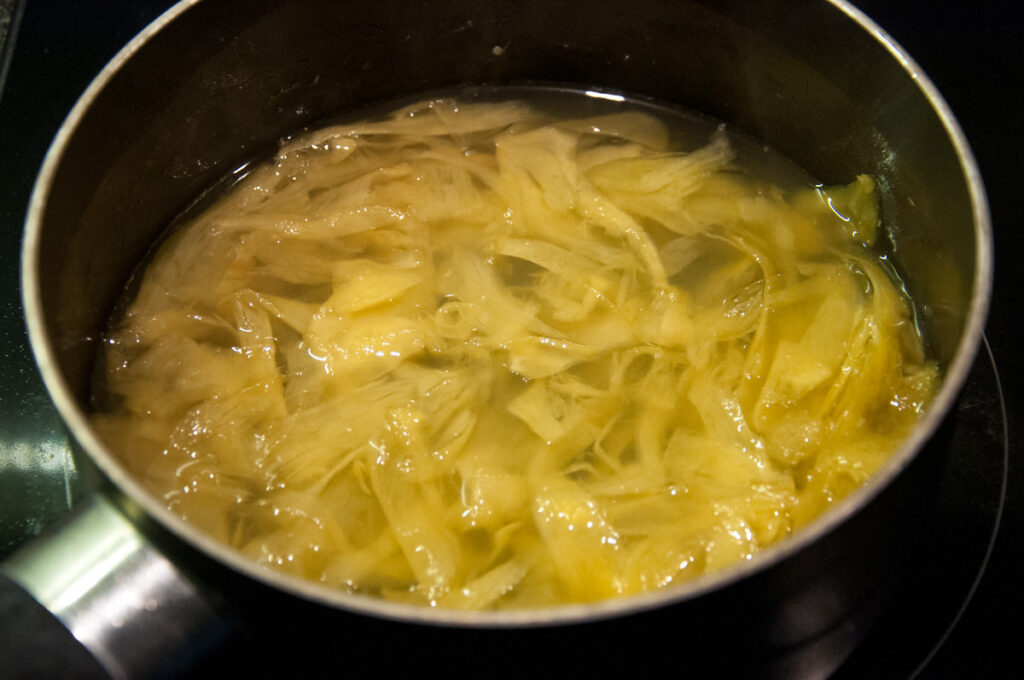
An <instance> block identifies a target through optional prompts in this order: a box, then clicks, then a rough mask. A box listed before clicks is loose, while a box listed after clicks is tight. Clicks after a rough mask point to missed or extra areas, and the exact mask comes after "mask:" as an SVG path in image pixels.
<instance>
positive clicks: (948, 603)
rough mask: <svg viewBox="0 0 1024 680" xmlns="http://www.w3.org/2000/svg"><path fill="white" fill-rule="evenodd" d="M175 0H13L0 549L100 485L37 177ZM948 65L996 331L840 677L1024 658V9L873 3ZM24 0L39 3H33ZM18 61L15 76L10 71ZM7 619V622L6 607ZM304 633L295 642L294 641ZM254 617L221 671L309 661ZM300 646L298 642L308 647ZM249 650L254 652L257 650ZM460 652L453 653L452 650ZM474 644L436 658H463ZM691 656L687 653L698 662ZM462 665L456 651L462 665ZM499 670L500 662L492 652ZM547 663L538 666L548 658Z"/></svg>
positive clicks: (985, 666) (2, 263) (325, 663)
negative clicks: (26, 299) (86, 97)
mask: <svg viewBox="0 0 1024 680" xmlns="http://www.w3.org/2000/svg"><path fill="white" fill-rule="evenodd" d="M169 4H170V3H169V2H167V1H166V0H164V1H160V0H105V1H104V2H102V3H98V2H97V3H63V2H61V3H57V2H46V1H45V0H27V2H21V1H20V0H0V42H2V43H4V44H5V48H4V50H3V56H4V61H3V63H2V65H0V229H2V237H3V242H4V243H5V244H6V245H5V246H3V247H0V488H3V489H6V490H13V491H11V492H10V493H11V494H12V495H11V496H9V497H7V498H4V499H3V501H2V502H0V558H2V557H3V556H4V555H7V554H9V553H10V552H11V551H12V550H14V549H15V548H16V547H17V546H18V545H20V544H21V543H22V542H24V541H26V540H28V539H30V538H31V537H32V536H34V535H37V534H38V533H39V532H40V531H42V530H43V529H44V528H45V527H46V526H47V525H49V524H50V523H52V522H53V521H55V520H56V519H58V518H60V517H61V516H63V515H64V514H65V513H66V512H67V511H68V509H69V508H70V507H72V506H73V505H74V504H75V503H76V502H78V501H80V500H81V499H82V498H84V497H85V496H86V495H87V494H88V493H89V490H88V488H87V487H86V486H85V485H84V484H83V483H82V482H81V481H80V480H79V479H78V476H77V473H76V471H75V468H74V462H73V460H72V459H71V457H70V454H69V451H68V446H67V440H66V438H65V435H64V433H63V431H62V430H61V428H60V425H59V420H58V418H57V416H56V413H55V412H54V411H53V409H52V407H51V406H50V404H49V400H48V397H47V396H46V393H45V390H44V389H43V387H42V384H41V382H40V381H39V378H38V375H37V373H36V369H35V366H34V363H33V361H32V359H31V356H30V353H29V351H28V348H27V341H26V338H25V333H24V326H23V321H22V313H21V303H20V297H19V283H18V275H19V265H18V251H19V244H20V238H21V223H22V219H23V216H24V212H25V209H26V206H27V201H28V196H29V193H30V191H31V186H32V182H33V179H34V175H35V173H36V171H37V169H38V167H39V164H40V163H41V161H42V157H43V155H44V153H45V151H46V148H47V146H48V144H49V141H50V139H51V138H52V136H53V134H54V132H55V131H56V129H57V127H58V126H59V125H60V122H61V121H62V119H63V118H64V116H65V115H66V113H67V111H68V110H69V109H70V108H71V106H72V105H73V103H74V101H75V99H76V98H77V97H78V95H79V94H80V93H81V91H82V90H83V89H84V87H85V86H86V85H87V84H88V82H89V81H90V80H91V79H92V77H93V76H94V75H95V74H96V73H97V72H98V71H99V69H100V68H102V66H103V64H104V63H105V62H106V61H107V60H108V59H109V58H110V57H111V56H113V55H114V53H116V51H117V50H118V49H119V48H120V47H121V46H122V45H123V44H124V43H125V42H127V41H128V40H129V39H130V38H131V37H132V36H133V35H134V34H135V33H136V32H138V31H139V30H140V29H141V28H142V27H144V26H145V25H146V24H147V23H148V22H149V21H151V20H152V19H153V18H155V17H156V16H158V15H159V13H160V12H162V11H163V10H164V9H165V8H166V7H167V6H169ZM858 5H859V6H860V7H861V8H862V9H863V10H864V11H865V12H866V13H867V14H868V15H869V16H871V17H872V18H874V19H875V20H876V21H877V22H878V23H879V24H880V25H881V26H882V27H883V28H885V29H886V30H888V31H889V32H890V33H891V34H892V35H893V37H894V38H895V39H896V40H897V41H898V42H900V43H901V44H902V45H903V46H904V47H905V48H906V49H907V50H908V51H909V52H910V54H911V55H913V56H914V58H915V59H917V60H918V62H919V63H920V64H921V65H922V67H923V68H924V70H925V72H927V73H928V74H929V76H931V77H932V79H933V80H934V81H935V83H936V84H937V86H938V87H939V90H940V91H941V92H942V93H943V95H944V96H945V97H946V99H947V101H948V102H949V103H950V105H951V108H952V109H953V111H954V112H955V113H956V115H957V116H958V118H959V120H960V122H961V124H962V126H963V128H964V130H965V132H966V134H967V137H968V139H969V141H970V142H971V144H972V147H973V149H974V151H975V154H976V156H977V158H978V161H979V164H980V166H981V170H982V173H983V176H984V179H985V183H986V186H987V188H988V192H989V196H990V201H991V207H992V216H993V224H994V229H995V235H996V252H997V257H996V289H995V295H994V299H993V305H992V316H991V320H990V322H989V324H988V327H987V343H986V345H985V347H984V348H983V349H982V352H981V354H980V355H979V357H978V360H977V361H976V363H975V366H974V370H973V372H972V375H971V378H970V380H969V382H968V385H967V387H966V389H965V391H964V394H963V396H962V398H961V400H960V403H959V406H958V409H957V417H956V428H955V432H954V446H953V447H952V453H951V454H950V457H949V459H948V461H947V462H946V465H945V468H944V469H943V471H942V475H941V483H940V486H939V489H938V500H937V502H936V506H935V509H934V511H933V513H932V517H931V521H930V522H929V523H928V525H927V527H926V529H925V530H924V534H923V535H922V536H921V538H920V546H919V548H918V550H917V551H916V553H915V554H916V557H915V559H914V560H913V561H912V563H910V564H908V565H907V567H906V573H905V574H904V575H903V576H902V578H901V579H900V581H899V583H900V585H899V587H898V589H897V591H896V592H895V594H894V595H893V599H892V600H891V601H890V602H889V603H888V604H887V605H885V607H884V608H883V609H882V613H881V615H880V617H879V618H878V620H877V623H876V624H875V625H874V626H873V627H871V628H870V629H869V630H868V631H867V632H866V633H864V635H865V637H864V639H863V641H862V642H861V644H860V645H858V647H857V648H856V649H855V651H854V652H853V654H852V655H851V656H850V658H849V659H847V661H846V663H845V664H844V665H843V666H842V667H841V668H840V669H839V671H838V672H837V674H836V677H838V678H845V679H853V678H866V677H871V678H909V677H920V678H969V679H975V678H978V679H980V678H1003V677H1015V676H1017V675H1019V674H1020V672H1021V671H1022V670H1024V650H1022V646H1021V643H1024V625H1022V624H1021V622H1020V621H1021V619H1020V611H1021V607H1022V605H1024V585H1022V583H1021V579H1020V576H1019V569H1018V567H1017V565H1019V564H1020V563H1021V559H1022V557H1024V555H1022V549H1021V544H1020V541H1019V538H1020V536H1021V526H1022V519H1024V505H1022V501H1021V499H1020V494H1021V493H1022V491H1024V472H1022V466H1021V463H1020V461H1019V459H1018V456H1019V449H1020V443H1021V441H1022V433H1021V430H1020V416H1019V414H1020V404H1021V403H1024V402H1022V399H1024V359H1022V357H1021V354H1020V352H1019V351H1018V348H1019V347H1020V346H1021V340H1024V337H1022V334H1021V331H1020V328H1021V325H1022V324H1021V323H1020V322H1019V320H1018V319H1017V318H1016V314H1017V304H1016V303H1017V298H1018V291H1020V290H1021V285H1022V284H1024V267H1021V266H1020V265H1018V263H1017V261H1016V260H1017V258H1018V256H1019V255H1018V254H1019V253H1021V252H1024V237H1022V236H1021V229H1020V219H1019V217H1018V215H1017V200H1016V199H1017V194H1018V193H1019V190H1018V185H1019V183H1021V182H1024V173H1022V172H1021V170H1022V162H1021V159H1022V158H1024V144H1022V141H1021V140H1022V138H1024V129H1022V127H1024V122H1022V121H1024V116H1021V115H1020V113H1019V112H1020V111H1021V106H1022V105H1024V100H1022V94H1021V92H1022V90H1024V82H1022V76H1021V74H1020V69H1019V66H1018V65H1019V64H1020V63H1024V58H1022V56H1024V55H1022V54H1021V51H1022V49H1021V45H1022V43H1024V17H1022V11H1021V9H1020V8H1019V5H1018V4H1017V3H1010V2H988V3H978V2H975V3H970V4H968V3H967V2H965V1H959V2H954V1H952V0H933V1H930V2H929V1H926V0H902V1H901V2H899V3H893V2H888V1H887V0H862V1H861V2H859V3H858ZM22 10H23V11H22ZM5 74H6V82H4V75H5ZM0 625H7V624H6V622H0ZM294 641H295V640H292V642H294ZM271 643H272V641H271V640H269V639H268V638H267V633H266V631H263V630H260V629H259V628H255V627H254V628H252V629H250V630H248V631H246V632H245V634H244V636H243V638H242V640H241V642H239V643H236V644H235V645H234V646H232V647H229V648H228V649H227V650H225V651H223V652H222V653H221V654H220V655H218V656H215V657H214V658H213V659H211V660H210V661H209V663H208V665H207V666H206V668H205V670H210V669H211V668H215V669H221V670H226V669H232V670H234V671H244V670H249V671H251V672H260V674H263V675H265V674H267V673H268V672H269V671H271V670H281V671H284V670H287V669H288V668H291V667H292V666H291V665H290V664H291V663H292V661H290V660H289V656H290V655H289V654H288V653H287V650H282V649H281V648H280V647H279V648H278V649H277V650H276V651H268V652H266V653H265V654H262V655H260V657H259V658H260V659H261V660H260V661H259V664H258V665H257V664H256V662H254V661H253V660H252V659H253V657H252V656H251V655H241V654H240V653H239V650H240V649H243V648H245V647H249V646H251V645H268V648H271V647H270V645H271ZM291 651H292V652H294V651H295V650H294V649H292V650H291ZM302 653H303V654H304V655H306V662H307V663H308V664H309V666H308V667H309V669H310V672H311V673H312V674H316V672H317V671H318V670H322V671H324V672H331V671H336V670H338V667H337V666H334V664H333V662H334V656H333V654H332V653H330V652H329V651H328V650H325V649H321V650H320V651H319V652H318V651H317V649H316V648H315V647H306V649H304V650H303V652H302ZM243 656H244V658H243ZM446 658H447V657H446ZM471 658H472V655H471V654H468V653H467V654H466V655H460V656H459V657H454V656H453V657H450V658H447V660H445V659H438V660H435V662H436V663H439V665H440V666H441V667H442V668H444V667H445V664H449V665H451V668H449V669H448V670H453V671H456V674H458V670H459V669H462V670H463V671H464V673H465V674H470V673H473V674H475V673H476V672H477V671H480V672H483V673H487V671H484V670H483V668H481V667H479V666H478V667H476V669H475V670H474V668H473V666H472V664H471V665H468V666H460V665H459V664H463V663H466V662H467V661H469V660H470V659H471ZM679 661H680V663H681V666H680V669H683V668H685V660H684V659H680V660H679ZM453 664H454V665H453ZM488 667H491V666H488ZM541 669H542V666H538V672H539V671H540V670H541Z"/></svg>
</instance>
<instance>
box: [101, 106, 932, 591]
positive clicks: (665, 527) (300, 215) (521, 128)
mask: <svg viewBox="0 0 1024 680" xmlns="http://www.w3.org/2000/svg"><path fill="white" fill-rule="evenodd" d="M670 132H671V131H670V130H669V129H668V128H666V126H665V124H664V123H663V122H661V120H659V119H658V118H656V117H654V116H652V115H648V114H647V113H644V112H642V111H639V110H637V109H635V108H634V109H621V110H618V109H617V110H615V111H614V112H612V113H610V114H608V115H603V116H595V117H591V118H584V119H573V120H560V119H558V118H554V117H551V116H547V115H543V114H542V113H541V109H539V108H535V107H533V106H531V105H528V104H526V103H523V102H520V101H516V102H507V103H482V102H474V101H466V102H456V101H453V100H450V99H436V100H431V101H426V102H422V103H419V104H416V105H414V106H409V107H406V108H403V109H401V110H398V111H396V112H394V113H393V114H392V115H390V116H389V117H386V118H384V119H378V120H371V121H364V122H360V123H356V124H352V125H337V126H333V127H329V128H325V129H322V130H318V131H315V132H311V133H308V134H304V135H301V136H298V137H295V138H293V139H291V140H289V141H288V143H287V144H286V145H284V146H283V147H282V148H281V150H280V151H279V152H278V153H277V155H276V157H275V158H274V159H273V160H272V161H271V162H268V163H266V164H264V165H261V166H259V167H257V168H256V169H255V170H254V171H252V172H251V173H250V174H249V175H248V176H247V177H246V178H245V179H244V180H243V181H241V182H240V183H239V184H238V185H236V186H235V187H233V188H232V189H231V190H230V191H229V192H228V193H227V194H226V195H224V196H223V197H222V198H220V199H219V200H218V201H217V202H216V203H214V204H213V205H212V207H210V208H208V209H207V210H206V211H205V212H203V213H202V214H200V215H199V216H198V217H196V218H194V219H192V221H191V222H189V223H187V224H186V225H185V226H183V227H181V228H180V229H178V230H177V231H176V233H175V234H174V235H173V236H172V237H171V238H170V239H169V240H168V241H167V242H166V243H165V244H164V245H163V246H162V247H161V248H160V250H159V252H158V253H157V254H156V256H155V258H154V259H153V260H152V262H151V264H150V265H149V266H148V269H147V270H146V272H145V275H144V277H143V279H142V282H141V286H140V288H139V290H138V294H137V297H136V298H135V300H134V301H133V302H132V303H131V304H130V306H129V307H128V309H127V312H126V314H125V315H124V316H123V318H121V319H119V320H117V322H116V324H115V326H114V327H113V330H112V332H111V334H110V338H109V342H108V343H107V345H106V357H105V361H106V366H107V370H106V382H105V384H104V385H102V386H101V387H100V388H99V389H100V391H101V392H103V393H105V394H107V395H108V396H109V397H110V399H109V402H110V403H111V404H112V405H113V408H111V409H109V410H108V412H107V413H104V414H101V415H97V416H95V419H94V422H95V424H96V427H97V428H98V429H99V431H100V433H101V435H102V436H103V437H104V438H105V440H106V441H107V442H109V444H110V445H111V447H112V448H113V449H114V450H115V451H117V452H119V453H120V454H121V456H122V459H123V462H124V464H125V465H126V466H127V467H128V468H130V470H131V471H132V472H133V473H134V474H135V475H137V476H138V478H139V479H141V480H142V481H143V483H144V484H145V485H146V486H147V487H148V488H150V489H151V490H152V491H153V492H154V493H156V494H159V495H161V496H162V497H163V498H165V499H166V502H167V505H168V507H169V508H170V509H171V510H173V511H174V512H175V513H177V514H179V515H181V516H182V517H184V518H185V519H187V520H188V521H190V522H193V523H195V524H196V525H198V526H199V527H201V528H202V529H203V530H205V531H207V532H209V533H210V534H212V535H213V536H215V537H216V538H218V539H219V540H221V541H224V542H225V543H228V544H230V545H231V546H233V547H234V548H236V549H237V550H239V551H241V552H242V553H244V554H245V555H248V556H249V557H251V558H252V559H253V560H256V561H257V562H260V563H262V564H266V565H269V566H272V567H275V568H280V569H283V570H285V571H287V572H289V573H292V574H297V575H300V576H302V577H305V578H308V579H312V580H314V581H319V582H322V583H324V584H328V585H330V586H334V587H337V588H340V589H346V590H350V591H353V592H357V593H368V594H372V595H375V596H379V597H383V598H387V599H390V600H397V601H402V602H413V603H420V604H423V605H429V606H438V607H453V608H468V609H487V608H523V607H542V606H550V605H554V604H559V603H565V602H582V601H590V600H596V599H601V598H608V597H618V596H622V595H625V594H629V593H636V592H641V591H647V590H651V589H655V588H661V587H665V586H668V585H671V584H675V583H679V582H681V581H684V580H688V579H692V578H694V577H696V576H699V575H701V574H704V573H707V572H709V571H711V570H715V569H720V568H722V567H726V566H728V565H731V564H735V563H736V562H737V561H740V560H745V559H749V558H750V557H751V555H752V554H754V553H755V552H756V551H758V550H759V549H761V548H763V547H764V546H767V545H770V544H772V543H774V542H776V541H779V540H780V539H783V538H785V537H786V536H788V535H790V534H791V533H792V532H793V531H794V530H795V529H796V528H797V527H799V526H800V525H802V524H806V523H807V522H808V521H809V520H811V519H812V518H814V517H815V516H816V515H818V514H819V513H821V512H822V511H824V510H825V509H826V508H828V507H829V505H830V504H832V503H834V502H836V501H837V500H839V499H841V498H843V497H844V496H845V495H847V494H848V493H850V491H851V490H853V489H855V488H856V487H857V486H858V485H859V484H861V483H862V482H863V481H864V480H865V479H866V478H868V477H869V476H870V475H871V474H872V473H873V472H875V471H876V470H877V469H878V468H879V467H880V466H881V465H882V464H883V462H884V461H885V459H886V457H887V456H888V455H889V454H890V453H891V452H892V451H893V450H894V449H895V448H896V447H897V445H898V443H899V442H900V441H901V440H902V438H904V437H905V436H906V435H907V434H908V432H909V431H910V430H911V429H912V428H913V427H914V425H915V423H916V422H917V420H918V418H919V415H920V413H921V412H922V409H923V408H924V407H925V406H926V405H927V403H928V401H929V399H930V397H931V395H932V393H933V391H934V389H935V386H936V384H937V382H938V369H937V367H936V365H935V363H934V362H931V361H928V360H926V358H925V356H924V353H923V350H922V342H921V339H920V337H919V334H918V332H917V330H916V326H915V324H914V322H913V317H912V314H911V308H910V305H909V302H908V300H907V299H906V298H905V295H904V294H903V293H902V292H901V290H900V288H899V287H898V286H897V285H896V284H894V278H893V276H892V274H891V272H890V271H889V270H888V269H887V268H886V267H885V266H884V263H883V261H881V260H879V259H878V258H877V257H875V256H874V255H872V252H871V251H870V250H869V249H868V248H867V247H866V242H870V240H872V239H873V238H874V232H875V227H876V224H877V220H878V216H877V212H876V208H875V205H876V200H875V199H874V196H873V191H874V185H873V183H872V181H871V180H870V178H867V177H861V178H858V179H857V180H856V181H855V182H854V183H853V184H851V185H850V186H848V187H845V188H840V189H835V190H833V191H832V192H828V191H827V190H825V189H823V188H821V187H817V188H815V187H808V188H804V189H801V190H793V191H787V190H783V189H780V188H778V187H776V186H773V185H771V184H769V183H767V182H766V181H765V180H763V179H761V178H758V177H756V176H754V175H752V174H751V173H749V172H747V171H745V170H744V169H743V168H740V167H738V162H737V161H736V160H734V152H733V150H732V147H731V145H730V142H729V140H728V139H727V138H726V137H725V136H724V134H722V133H714V134H711V135H710V137H709V138H708V139H707V141H706V144H705V145H704V146H702V147H700V148H697V149H696V150H688V151H680V150H677V149H674V148H671V147H670V142H669V140H670V139H671V138H672V135H671V134H670ZM843 206H851V207H850V208H849V209H847V208H844V207H843ZM843 210H847V213H846V214H843V212H842V211H843Z"/></svg>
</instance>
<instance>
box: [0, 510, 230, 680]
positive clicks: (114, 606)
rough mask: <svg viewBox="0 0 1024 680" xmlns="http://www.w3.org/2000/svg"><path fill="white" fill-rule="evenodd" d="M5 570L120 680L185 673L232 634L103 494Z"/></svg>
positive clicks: (222, 619)
mask: <svg viewBox="0 0 1024 680" xmlns="http://www.w3.org/2000/svg"><path fill="white" fill-rule="evenodd" d="M0 571H2V572H4V573H6V574H7V575H8V576H9V577H10V578H11V579H13V580H14V581H16V582H17V583H18V584H20V585H21V586H22V587H23V588H24V589H25V590H26V591H28V593H30V594H31V595H32V596H33V597H34V598H35V599H36V600H37V601H38V602H39V603H41V604H42V605H43V606H45V607H46V608H47V609H48V610H49V611H50V612H51V613H52V614H53V615H54V616H55V617H56V618H57V619H59V620H60V621H61V623H63V624H64V626H66V627H67V629H68V630H69V631H70V632H71V634H72V635H73V636H74V637H75V638H76V639H77V640H78V641H79V642H80V643H81V644H82V645H83V646H84V647H85V648H86V649H88V650H89V652H91V653H92V655H93V656H94V657H95V658H96V659H97V660H98V661H99V663H100V665H101V666H102V667H103V668H104V669H105V670H106V671H107V672H108V673H109V674H110V676H111V677H112V678H114V679H115V680H121V679H122V678H155V677H174V676H178V675H180V674H181V672H182V671H184V670H185V669H186V668H188V667H189V666H191V665H193V664H194V663H195V662H196V661H198V660H199V659H200V658H202V657H203V656H204V655H205V654H206V652H207V651H209V650H210V649H212V648H213V647H215V646H217V645H218V644H220V643H221V642H222V641H223V640H224V639H225V638H226V637H227V634H228V632H229V630H230V628H231V625H230V623H229V622H228V620H227V619H226V618H225V617H223V616H221V615H220V613H219V612H218V611H217V610H216V608H215V607H214V605H213V604H212V603H211V602H210V600H209V598H207V597H206V596H204V595H203V593H202V591H201V590H200V589H199V588H198V587H197V586H196V584H195V583H194V582H193V581H192V580H190V579H189V578H188V577H187V576H186V575H185V574H183V573H182V572H181V571H180V570H179V569H178V568H177V567H176V566H175V565H174V564H173V563H172V562H171V561H170V560H169V559H167V557H165V556H164V555H163V554H161V553H160V552H159V551H158V550H157V549H156V548H155V547H154V545H153V544H152V543H151V542H150V541H149V539H147V538H146V537H145V536H144V535H143V534H142V533H141V532H140V531H139V530H138V528H136V526H135V525H134V524H132V522H131V521H130V520H129V519H128V517H126V516H125V515H124V514H123V513H122V512H121V510H119V509H118V508H117V507H116V506H115V505H114V504H113V502H112V501H110V500H109V499H107V498H106V497H105V496H104V495H103V494H96V495H95V496H93V497H92V498H91V499H90V500H89V501H88V502H87V503H85V504H83V506H81V507H80V508H79V509H78V510H77V511H76V512H75V513H74V514H73V515H72V516H71V517H69V518H68V520H67V521H66V522H65V523H64V524H63V525H61V526H59V527H58V529H57V530H56V531H55V532H53V533H50V534H48V535H46V536H44V537H43V538H40V539H38V540H36V541H34V542H32V543H31V544H29V545H28V546H26V547H24V548H22V549H21V550H19V551H18V552H16V553H15V554H14V555H12V556H11V557H10V558H8V560H7V561H6V562H5V563H3V564H0ZM9 651H11V652H12V653H14V652H17V650H9ZM25 652H27V650H25ZM69 670H70V669H69ZM72 672H73V671H72Z"/></svg>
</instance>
